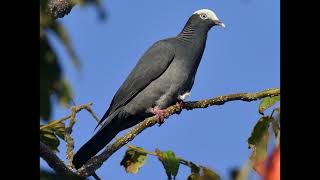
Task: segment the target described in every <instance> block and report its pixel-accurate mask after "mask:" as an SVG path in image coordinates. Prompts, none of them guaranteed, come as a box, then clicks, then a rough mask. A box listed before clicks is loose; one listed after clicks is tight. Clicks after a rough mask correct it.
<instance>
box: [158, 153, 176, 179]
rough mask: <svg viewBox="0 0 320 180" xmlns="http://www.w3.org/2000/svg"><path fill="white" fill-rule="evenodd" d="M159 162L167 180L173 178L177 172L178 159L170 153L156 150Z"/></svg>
mask: <svg viewBox="0 0 320 180" xmlns="http://www.w3.org/2000/svg"><path fill="white" fill-rule="evenodd" d="M156 153H157V155H158V158H159V160H160V161H161V163H162V165H163V167H164V169H165V170H166V173H167V176H168V178H169V179H171V178H172V176H173V177H174V178H175V177H176V176H177V174H178V170H179V166H180V164H179V159H178V158H177V157H176V156H175V154H174V152H172V151H160V150H159V149H156Z"/></svg>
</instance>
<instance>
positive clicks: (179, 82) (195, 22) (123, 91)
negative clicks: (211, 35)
mask: <svg viewBox="0 0 320 180" xmlns="http://www.w3.org/2000/svg"><path fill="white" fill-rule="evenodd" d="M215 25H218V26H221V27H222V28H224V27H225V25H224V24H223V23H222V22H221V21H220V20H219V19H218V17H217V16H216V14H215V13H214V12H213V11H211V10H209V9H200V10H198V11H195V12H194V13H193V14H192V15H191V16H190V18H189V19H188V21H187V23H186V24H185V26H184V28H183V29H182V31H181V32H180V33H179V34H178V35H177V36H176V37H171V38H167V39H163V40H160V41H157V42H155V43H154V44H153V45H152V46H151V47H150V48H149V49H148V50H147V51H146V52H145V53H144V54H143V56H142V57H141V58H140V60H139V61H138V63H137V64H136V66H135V67H134V68H133V70H132V71H131V73H130V74H129V75H128V77H127V79H126V80H125V81H124V83H123V84H122V85H121V87H120V88H119V90H118V91H117V92H116V94H115V95H114V97H113V99H112V101H111V103H110V106H109V108H108V110H107V111H106V113H105V114H104V116H103V117H102V118H101V120H100V122H99V124H98V126H99V125H100V124H102V123H103V122H104V120H106V119H108V120H107V121H106V122H105V123H104V124H102V127H101V128H100V129H99V130H98V132H97V133H96V134H95V135H94V136H93V137H92V138H91V139H90V140H89V141H88V142H87V143H85V144H84V145H83V146H82V147H81V148H80V149H79V150H78V152H77V153H76V154H75V156H74V158H73V165H74V166H75V168H76V169H79V168H80V167H82V166H83V165H84V164H85V163H86V162H87V161H88V160H89V159H90V158H91V157H93V156H95V155H96V154H97V153H98V152H99V151H100V150H101V149H103V148H104V147H105V146H106V145H107V144H108V143H109V142H110V141H111V140H112V139H113V138H114V137H115V136H116V135H117V134H118V133H119V132H120V131H123V130H125V129H128V128H130V127H133V126H134V125H136V124H138V123H139V122H141V121H143V120H144V119H145V118H147V117H151V116H154V115H156V117H157V120H158V121H157V122H158V123H159V125H161V124H162V123H163V122H164V118H165V117H166V116H167V115H168V113H167V112H166V111H165V109H166V108H167V107H169V106H171V105H174V104H177V105H178V107H180V108H181V109H182V107H183V103H184V100H185V98H186V97H188V96H189V95H190V91H191V88H192V86H193V84H194V79H195V75H196V72H197V69H198V66H199V63H200V61H201V58H202V55H203V52H204V49H205V45H206V40H207V34H208V31H209V30H210V29H211V28H212V27H213V26H215Z"/></svg>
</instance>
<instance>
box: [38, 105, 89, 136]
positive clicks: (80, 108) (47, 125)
mask: <svg viewBox="0 0 320 180" xmlns="http://www.w3.org/2000/svg"><path fill="white" fill-rule="evenodd" d="M92 104H93V103H92V102H89V103H87V104H84V105H79V106H75V107H76V111H75V113H78V112H79V111H81V110H83V109H87V108H88V107H90V106H91V105H92ZM69 118H71V115H69V116H66V117H63V118H61V119H59V120H56V121H54V122H53V123H49V124H46V125H43V126H41V127H40V130H42V129H44V128H48V127H50V126H53V125H55V124H58V123H60V122H63V121H65V120H68V119H69Z"/></svg>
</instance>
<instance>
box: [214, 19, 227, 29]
mask: <svg viewBox="0 0 320 180" xmlns="http://www.w3.org/2000/svg"><path fill="white" fill-rule="evenodd" d="M213 22H214V23H215V24H216V25H218V26H220V27H222V28H225V27H226V26H225V25H224V24H223V23H222V22H221V21H219V20H213Z"/></svg>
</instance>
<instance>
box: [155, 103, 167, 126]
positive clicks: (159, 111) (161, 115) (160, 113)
mask: <svg viewBox="0 0 320 180" xmlns="http://www.w3.org/2000/svg"><path fill="white" fill-rule="evenodd" d="M151 112H152V113H153V114H155V115H156V117H157V123H158V124H159V127H160V126H161V125H162V124H163V123H164V118H165V117H167V116H168V115H169V113H168V112H167V111H166V110H165V109H160V108H159V107H157V106H156V107H154V108H153V109H152V111H151Z"/></svg>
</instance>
